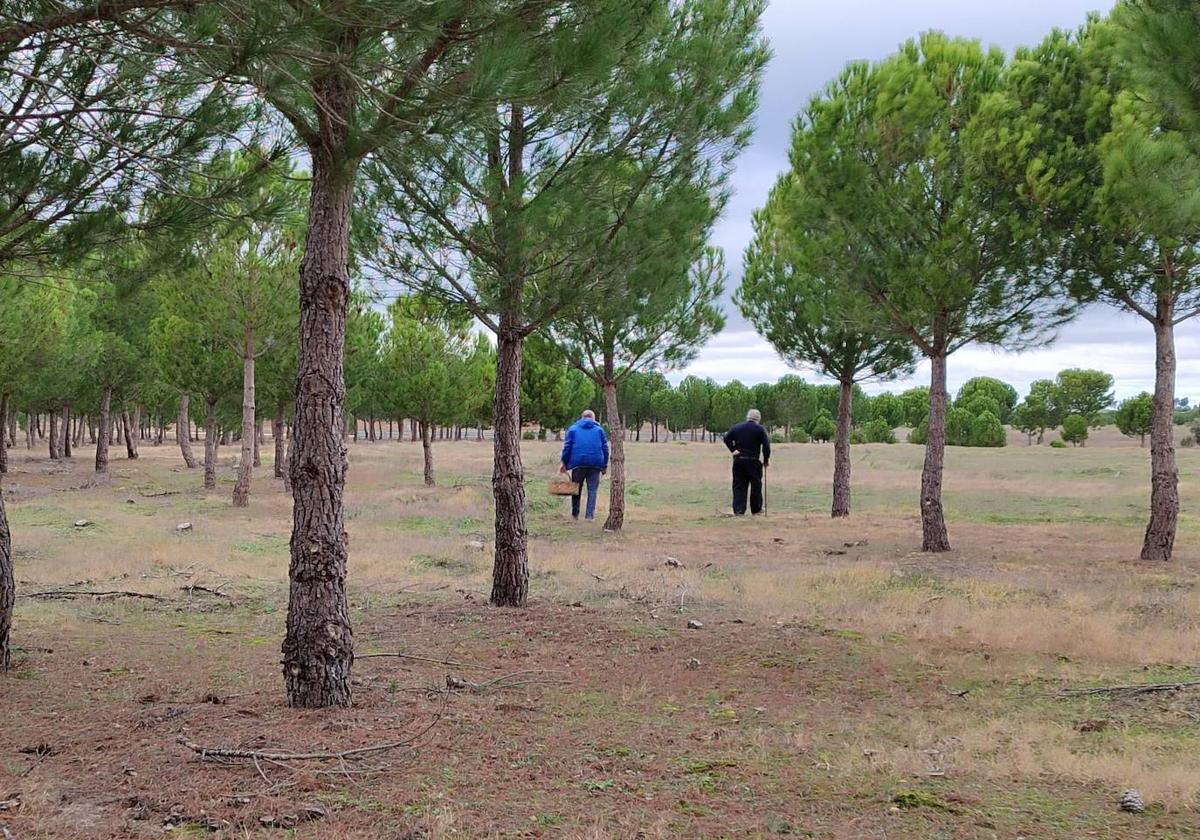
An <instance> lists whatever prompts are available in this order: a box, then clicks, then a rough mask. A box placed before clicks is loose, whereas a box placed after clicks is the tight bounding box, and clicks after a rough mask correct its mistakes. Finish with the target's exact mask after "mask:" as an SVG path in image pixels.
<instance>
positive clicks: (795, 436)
mask: <svg viewBox="0 0 1200 840" xmlns="http://www.w3.org/2000/svg"><path fill="white" fill-rule="evenodd" d="M810 440H812V438H811V437H809V436H808V432H806V431H804V429H801V428H800V427H796V428H795V429H792V437H791V441H792V443H808V442H809V441H810Z"/></svg>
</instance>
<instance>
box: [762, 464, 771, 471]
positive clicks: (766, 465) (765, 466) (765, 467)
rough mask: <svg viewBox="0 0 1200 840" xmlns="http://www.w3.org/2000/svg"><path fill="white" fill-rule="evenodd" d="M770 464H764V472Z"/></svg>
mask: <svg viewBox="0 0 1200 840" xmlns="http://www.w3.org/2000/svg"><path fill="white" fill-rule="evenodd" d="M770 466H771V465H770V464H763V472H766V470H767V468H768V467H770Z"/></svg>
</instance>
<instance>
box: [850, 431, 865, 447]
mask: <svg viewBox="0 0 1200 840" xmlns="http://www.w3.org/2000/svg"><path fill="white" fill-rule="evenodd" d="M866 442H867V435H866V433H865V432H864V431H863V430H862V429H851V430H850V443H851V444H854V445H857V444H860V443H866Z"/></svg>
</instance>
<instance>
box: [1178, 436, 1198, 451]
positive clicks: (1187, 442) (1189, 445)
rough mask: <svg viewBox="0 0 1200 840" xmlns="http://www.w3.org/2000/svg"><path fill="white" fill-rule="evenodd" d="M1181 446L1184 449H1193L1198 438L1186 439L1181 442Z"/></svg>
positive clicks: (1190, 437) (1189, 437)
mask: <svg viewBox="0 0 1200 840" xmlns="http://www.w3.org/2000/svg"><path fill="white" fill-rule="evenodd" d="M1179 445H1180V446H1182V447H1183V448H1184V449H1191V448H1192V447H1193V446H1195V445H1196V438H1195V437H1194V436H1188V437H1185V438H1184V439H1183V440H1181V441H1179Z"/></svg>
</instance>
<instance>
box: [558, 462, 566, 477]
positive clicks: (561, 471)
mask: <svg viewBox="0 0 1200 840" xmlns="http://www.w3.org/2000/svg"><path fill="white" fill-rule="evenodd" d="M558 471H559V472H560V473H562V474H563V475H566V474H567V465H566V464H559V466H558Z"/></svg>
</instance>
